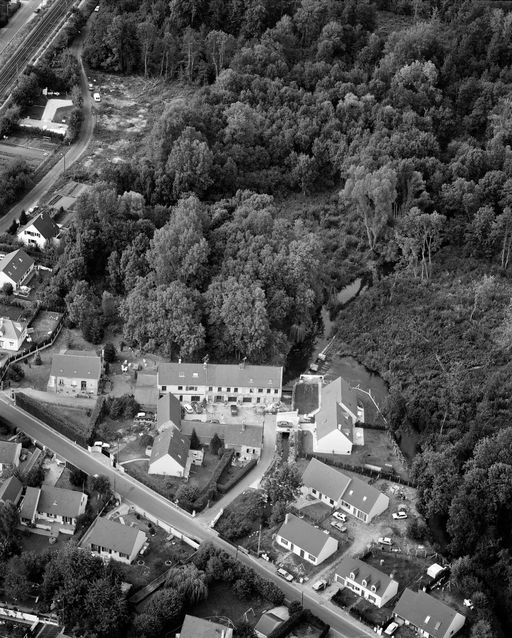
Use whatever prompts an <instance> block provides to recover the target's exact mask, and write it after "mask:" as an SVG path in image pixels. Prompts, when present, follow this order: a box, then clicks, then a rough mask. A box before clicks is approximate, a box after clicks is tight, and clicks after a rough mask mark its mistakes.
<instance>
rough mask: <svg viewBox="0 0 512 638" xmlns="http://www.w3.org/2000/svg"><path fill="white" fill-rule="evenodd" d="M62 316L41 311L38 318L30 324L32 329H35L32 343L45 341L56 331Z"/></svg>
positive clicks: (57, 313)
mask: <svg viewBox="0 0 512 638" xmlns="http://www.w3.org/2000/svg"><path fill="white" fill-rule="evenodd" d="M61 316H62V315H61V314H60V313H59V312H48V311H47V310H41V311H39V312H38V313H37V316H36V318H35V319H34V320H33V321H32V323H31V324H30V327H31V328H33V329H34V332H33V333H32V341H33V342H34V343H39V342H40V341H42V340H43V339H46V338H47V337H48V335H49V334H50V333H51V332H53V331H54V330H55V327H56V325H57V324H58V323H59V320H60V318H61Z"/></svg>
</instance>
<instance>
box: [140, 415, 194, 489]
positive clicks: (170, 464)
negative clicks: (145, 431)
mask: <svg viewBox="0 0 512 638" xmlns="http://www.w3.org/2000/svg"><path fill="white" fill-rule="evenodd" d="M189 452H190V439H189V438H188V437H186V436H184V435H183V434H182V433H181V432H180V430H178V428H176V427H170V428H167V429H165V430H163V432H161V433H160V434H159V435H158V436H157V437H156V439H155V441H154V443H153V449H152V450H151V457H150V459H149V469H148V474H160V475H163V476H179V477H182V478H188V475H189V472H190V466H191V465H192V455H190V454H189Z"/></svg>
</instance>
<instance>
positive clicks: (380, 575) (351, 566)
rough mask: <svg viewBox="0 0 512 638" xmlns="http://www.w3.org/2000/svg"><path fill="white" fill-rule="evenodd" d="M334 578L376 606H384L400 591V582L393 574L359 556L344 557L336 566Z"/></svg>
mask: <svg viewBox="0 0 512 638" xmlns="http://www.w3.org/2000/svg"><path fill="white" fill-rule="evenodd" d="M334 580H335V582H337V583H339V584H340V585H341V586H342V587H347V588H348V589H350V590H351V591H353V592H354V593H356V594H357V595H358V596H362V597H363V598H365V599H366V600H367V601H369V602H370V603H372V604H373V605H375V606H376V607H382V606H383V605H385V604H386V603H387V602H388V601H389V600H391V599H392V598H393V596H396V595H397V593H398V582H397V581H396V580H394V578H393V577H392V576H389V575H388V574H384V572H381V571H380V570H378V569H376V568H375V567H372V566H371V565H368V564H367V563H364V562H363V561H362V560H359V559H357V558H349V557H346V558H344V559H343V560H342V561H341V563H340V564H339V565H338V566H337V568H336V574H335V575H334Z"/></svg>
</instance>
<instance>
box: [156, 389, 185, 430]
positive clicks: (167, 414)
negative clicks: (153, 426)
mask: <svg viewBox="0 0 512 638" xmlns="http://www.w3.org/2000/svg"><path fill="white" fill-rule="evenodd" d="M181 409H182V408H181V403H180V402H179V401H178V399H177V398H176V397H175V396H174V395H173V394H164V395H162V396H161V397H160V398H159V399H158V403H157V412H156V423H157V428H158V431H159V432H162V430H166V429H167V428H178V430H181Z"/></svg>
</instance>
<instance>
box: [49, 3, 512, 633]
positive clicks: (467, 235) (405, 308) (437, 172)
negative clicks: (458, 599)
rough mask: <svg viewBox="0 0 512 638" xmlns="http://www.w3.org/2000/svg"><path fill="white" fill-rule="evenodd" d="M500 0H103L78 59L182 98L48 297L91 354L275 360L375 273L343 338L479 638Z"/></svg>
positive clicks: (504, 263) (504, 61)
mask: <svg viewBox="0 0 512 638" xmlns="http://www.w3.org/2000/svg"><path fill="white" fill-rule="evenodd" d="M509 5H510V3H506V2H501V3H499V2H496V3H493V2H482V1H479V0H474V1H467V2H461V1H455V0H452V1H450V0H446V1H443V0H437V1H436V0H423V1H422V0H410V1H409V0H401V1H400V2H388V1H386V0H379V1H377V2H376V3H375V4H372V3H370V2H365V1H361V0H359V1H356V0H344V1H341V0H302V1H299V0H279V1H278V0H231V1H224V0H171V1H170V2H164V1H161V0H157V1H151V0H143V1H142V2H134V1H133V0H112V1H111V2H109V3H108V4H107V5H105V6H102V10H101V11H100V12H99V14H98V16H97V19H96V20H95V21H94V22H93V24H92V28H91V31H90V34H89V37H88V40H87V42H86V49H85V58H86V61H87V63H88V64H89V66H90V67H92V68H93V69H99V70H104V71H108V72H114V73H121V74H129V73H139V74H142V75H145V76H147V77H148V78H154V79H155V80H158V81H161V82H164V83H171V82H174V81H176V80H179V81H180V82H187V83H189V85H190V86H191V87H194V92H193V97H192V98H191V99H187V100H182V101H180V102H173V103H171V104H167V105H166V104H163V105H162V111H161V115H160V116H159V118H158V119H157V120H156V121H155V122H154V126H153V130H152V132H151V134H150V135H149V137H148V139H147V141H146V143H145V144H144V145H142V146H141V148H140V149H139V151H138V153H136V154H135V156H134V157H132V158H130V159H127V160H126V161H125V162H120V163H117V164H112V165H111V166H109V167H108V168H106V169H105V170H104V171H103V172H102V178H103V180H104V181H102V182H101V183H97V184H96V186H95V188H94V189H93V190H92V191H91V192H89V193H87V194H84V195H83V196H82V198H81V200H80V203H79V207H78V213H77V218H76V223H75V224H74V227H73V228H72V230H71V232H70V233H69V236H68V238H67V241H66V243H65V245H64V247H63V252H62V255H61V257H60V261H59V266H58V273H57V275H56V276H55V277H54V278H53V279H52V281H51V284H50V287H49V288H48V290H47V291H46V298H45V301H46V303H47V304H48V305H50V306H54V307H55V306H57V305H59V304H62V300H65V304H66V307H67V310H68V313H69V320H70V322H71V323H73V324H75V325H78V326H80V327H81V328H82V330H83V332H84V335H85V336H86V337H87V338H88V339H90V340H91V341H93V342H96V343H97V342H100V341H101V339H102V338H103V332H104V330H105V328H106V327H107V326H109V325H110V324H114V325H119V326H122V330H123V332H124V337H125V339H126V341H127V342H128V343H130V344H131V345H133V346H135V347H137V348H140V349H141V350H143V351H159V352H161V353H162V354H164V355H166V356H169V357H172V358H177V357H185V358H187V359H189V360H190V359H194V358H195V359H199V358H200V357H203V356H205V355H206V354H208V355H209V356H210V357H212V359H216V360H220V359H222V360H236V359H238V358H241V357H248V358H249V359H250V360H251V361H252V362H270V361H272V362H282V363H286V361H287V360H288V361H289V359H290V356H291V354H292V353H293V352H294V351H296V350H297V349H298V348H299V349H300V348H301V347H302V346H304V347H305V346H306V345H307V344H308V343H310V342H311V340H312V339H313V338H314V336H315V335H316V334H317V331H318V330H319V328H320V327H321V326H320V322H319V310H320V308H321V306H322V305H323V304H325V303H327V304H328V305H329V307H330V308H332V309H333V311H334V310H336V307H335V306H336V302H335V294H336V292H337V291H338V290H339V289H340V287H341V286H343V285H344V284H346V283H347V282H348V281H350V280H351V279H352V278H354V277H355V276H357V275H360V274H366V275H367V277H368V279H369V280H371V282H372V286H371V287H370V289H369V291H368V292H367V293H365V295H363V296H361V297H360V298H359V299H358V300H356V301H355V302H354V303H353V304H351V305H350V306H349V307H347V308H346V309H343V310H342V311H341V314H339V316H338V330H339V335H340V338H341V339H342V340H343V341H344V342H345V343H346V344H347V348H348V349H350V350H351V351H352V352H353V353H354V354H355V355H356V356H357V357H358V358H359V359H360V360H361V361H363V362H364V363H366V364H367V365H368V366H369V367H371V368H372V369H375V370H378V371H379V372H380V373H381V374H382V375H383V376H384V377H385V378H386V380H387V381H388V383H389V385H390V390H391V399H390V402H389V405H388V407H387V414H388V419H389V422H390V425H391V427H392V428H393V429H394V430H395V432H396V434H397V436H398V437H402V438H403V439H404V440H405V439H406V438H407V439H408V440H409V441H410V440H413V441H414V443H415V445H416V450H415V451H416V456H415V460H414V465H413V473H414V475H415V477H416V479H417V481H418V483H419V496H420V509H421V511H422V513H423V514H424V516H425V518H426V519H427V520H428V521H429V522H430V524H431V526H432V529H433V530H434V531H435V532H436V539H437V542H438V543H439V544H440V546H441V547H442V550H443V552H444V553H445V554H446V555H448V556H449V557H450V558H452V559H453V560H454V568H453V577H452V580H453V582H454V583H455V586H457V587H458V588H459V589H460V591H461V592H463V594H464V596H465V597H467V598H471V600H472V601H473V603H474V609H473V611H472V612H471V614H472V618H473V620H474V621H476V622H475V628H474V631H473V636H474V638H489V637H491V636H506V635H510V632H511V631H512V621H511V618H512V588H511V585H510V583H511V582H512V578H511V575H512V558H511V550H512V541H511V538H512V536H511V535H510V524H511V522H512V505H511V503H512V498H511V497H512V429H511V427H510V422H511V417H512V409H511V399H510V396H511V389H512V388H511V385H510V381H509V379H510V378H511V364H510V351H511V348H512V303H511V298H512V286H511V284H510V267H511V264H510V258H511V252H512V151H511V146H510V145H511V142H512V99H511V98H512V92H511V88H512V12H509V9H510V8H511V7H509ZM394 25H395V26H394ZM396 25H398V26H396ZM300 198H301V199H302V201H303V202H304V203H305V204H303V205H301V206H294V202H297V201H299V199H300Z"/></svg>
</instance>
